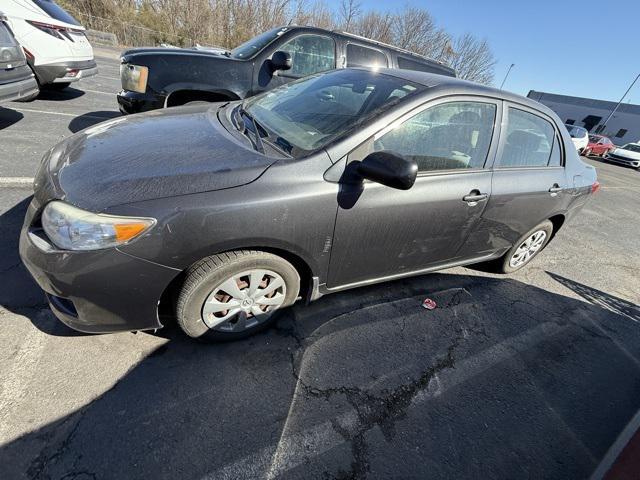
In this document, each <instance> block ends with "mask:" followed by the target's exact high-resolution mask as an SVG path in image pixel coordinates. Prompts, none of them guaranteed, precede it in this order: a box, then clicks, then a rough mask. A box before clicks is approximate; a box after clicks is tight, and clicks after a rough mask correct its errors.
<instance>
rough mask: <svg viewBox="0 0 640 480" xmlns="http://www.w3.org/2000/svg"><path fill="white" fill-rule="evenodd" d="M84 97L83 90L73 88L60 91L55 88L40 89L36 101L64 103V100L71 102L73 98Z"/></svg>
mask: <svg viewBox="0 0 640 480" xmlns="http://www.w3.org/2000/svg"><path fill="white" fill-rule="evenodd" d="M83 95H85V92H84V90H80V89H77V88H73V87H67V88H64V89H62V90H56V89H55V88H50V87H46V86H45V87H44V88H41V89H40V94H39V95H38V97H37V99H38V100H50V101H53V102H64V101H66V100H73V99H74V98H80V97H82V96H83Z"/></svg>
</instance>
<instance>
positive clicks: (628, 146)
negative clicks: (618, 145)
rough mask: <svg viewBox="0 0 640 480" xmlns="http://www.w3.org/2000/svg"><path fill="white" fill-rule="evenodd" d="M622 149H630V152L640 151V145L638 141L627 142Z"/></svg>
mask: <svg viewBox="0 0 640 480" xmlns="http://www.w3.org/2000/svg"><path fill="white" fill-rule="evenodd" d="M622 149H623V150H629V151H630V152H637V153H640V145H638V144H637V143H627V144H626V145H625V146H624V147H622Z"/></svg>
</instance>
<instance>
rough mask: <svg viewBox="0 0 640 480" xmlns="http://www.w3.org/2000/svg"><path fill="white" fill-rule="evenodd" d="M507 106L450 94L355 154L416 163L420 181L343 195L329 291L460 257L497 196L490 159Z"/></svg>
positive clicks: (368, 184) (366, 185) (396, 124)
mask: <svg viewBox="0 0 640 480" xmlns="http://www.w3.org/2000/svg"><path fill="white" fill-rule="evenodd" d="M500 115H501V109H500V102H499V101H495V100H493V99H488V98H487V99H485V98H480V97H462V96H460V97H448V98H446V99H441V100H438V101H435V102H431V103H428V104H427V106H425V107H421V108H420V109H419V111H415V110H414V111H413V112H411V113H409V114H407V115H406V116H404V117H403V118H401V119H399V120H398V121H396V122H394V123H393V124H392V125H390V126H389V127H387V128H385V129H384V130H382V131H381V132H379V133H378V134H376V135H375V136H374V137H373V138H371V139H369V140H367V141H366V142H365V143H364V144H362V145H360V146H359V147H358V148H356V149H355V150H354V151H353V152H351V153H350V154H349V157H348V160H349V162H353V161H359V160H362V159H364V158H365V157H366V156H367V155H368V154H369V153H371V152H373V151H382V150H387V151H393V152H396V153H399V154H401V155H403V156H405V157H409V158H414V159H415V160H416V162H417V164H418V167H419V173H418V177H417V179H416V182H415V184H414V185H413V187H412V188H411V189H410V190H406V191H401V190H396V189H393V188H389V187H386V186H383V185H380V184H378V183H373V182H365V183H364V185H363V187H362V188H355V189H354V188H350V187H348V186H346V185H345V186H344V187H343V188H342V191H341V198H340V197H339V208H338V215H337V219H336V229H335V235H334V243H333V247H332V253H331V264H330V269H329V280H328V282H327V284H328V286H329V287H330V288H331V287H337V286H343V285H348V284H353V283H361V282H366V281H368V280H372V279H377V278H382V277H392V276H394V275H402V274H405V273H410V272H415V271H418V270H422V269H425V268H429V267H432V266H436V265H439V264H444V263H447V262H454V261H456V260H457V259H459V255H460V254H459V252H460V249H461V247H462V246H463V245H464V244H465V242H466V240H467V238H468V237H469V235H470V234H472V233H473V231H474V229H475V227H476V225H477V223H478V222H479V220H480V217H481V215H482V212H483V210H484V208H485V205H486V202H487V200H488V199H489V197H490V194H491V171H490V170H488V169H485V168H484V167H485V164H486V160H487V158H491V157H492V156H493V155H494V154H495V149H496V145H495V141H493V138H494V132H495V130H496V125H499V124H500Z"/></svg>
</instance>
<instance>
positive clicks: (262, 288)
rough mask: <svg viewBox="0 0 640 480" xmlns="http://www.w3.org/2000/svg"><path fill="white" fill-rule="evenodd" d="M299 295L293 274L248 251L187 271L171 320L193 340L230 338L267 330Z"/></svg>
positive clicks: (274, 259)
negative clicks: (174, 317) (175, 318)
mask: <svg viewBox="0 0 640 480" xmlns="http://www.w3.org/2000/svg"><path fill="white" fill-rule="evenodd" d="M299 291H300V276H299V275H298V272H297V270H296V269H295V268H294V267H293V265H291V264H290V263H289V262H287V261H286V260H285V259H283V258H281V257H278V256H277V255H273V254H271V253H267V252H260V251H249V250H239V251H235V252H227V253H223V254H220V255H214V256H211V257H207V258H204V259H202V260H200V261H199V262H197V263H195V264H194V265H193V266H192V267H190V268H189V270H188V271H187V276H186V279H185V282H184V285H183V287H182V291H181V292H180V294H179V297H178V303H177V311H176V313H177V321H178V324H179V325H180V327H181V328H182V330H184V332H185V333H186V334H187V335H189V336H190V337H193V338H202V339H207V340H217V341H225V340H236V339H240V338H244V337H248V336H249V335H253V334H254V333H256V332H258V331H260V330H263V329H265V328H266V327H267V326H269V325H270V324H271V323H272V322H273V321H274V320H275V318H276V315H277V313H279V310H280V309H282V308H284V307H288V306H289V305H292V304H293V303H294V302H295V300H296V298H297V297H298V292H299Z"/></svg>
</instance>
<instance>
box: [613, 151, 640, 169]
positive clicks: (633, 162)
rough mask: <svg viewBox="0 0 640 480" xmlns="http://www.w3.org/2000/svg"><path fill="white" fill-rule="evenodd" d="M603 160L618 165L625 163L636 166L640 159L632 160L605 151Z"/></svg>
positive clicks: (639, 165)
mask: <svg viewBox="0 0 640 480" xmlns="http://www.w3.org/2000/svg"><path fill="white" fill-rule="evenodd" d="M604 158H605V160H606V161H608V162H612V163H617V164H618V165H625V166H627V167H633V168H638V167H640V160H634V159H631V158H622V157H618V156H613V155H611V154H609V153H607V154H606V155H605V156H604Z"/></svg>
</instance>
